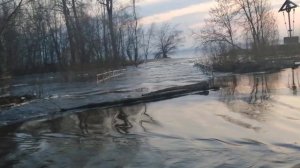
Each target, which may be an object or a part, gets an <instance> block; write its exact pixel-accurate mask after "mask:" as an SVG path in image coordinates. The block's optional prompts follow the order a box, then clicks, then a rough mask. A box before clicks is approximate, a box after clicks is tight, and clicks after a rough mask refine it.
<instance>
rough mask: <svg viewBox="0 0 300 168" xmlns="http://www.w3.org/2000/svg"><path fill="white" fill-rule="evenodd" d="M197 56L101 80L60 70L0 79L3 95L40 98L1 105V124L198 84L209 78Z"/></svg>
mask: <svg viewBox="0 0 300 168" xmlns="http://www.w3.org/2000/svg"><path fill="white" fill-rule="evenodd" d="M194 61H195V59H193V58H188V59H165V60H161V61H154V62H149V63H147V64H142V65H140V66H139V67H138V68H135V67H128V68H127V70H126V71H125V73H124V74H123V75H121V76H119V77H117V78H113V79H111V80H108V81H105V82H103V83H97V81H96V74H95V73H93V72H91V73H86V74H74V73H57V74H44V75H29V76H24V77H17V78H13V79H6V80H1V79H0V97H1V96H22V95H36V96H37V97H38V99H35V100H33V101H29V102H25V103H22V104H18V105H16V106H14V107H12V108H0V111H1V113H0V126H1V125H9V124H10V123H13V122H19V121H22V120H25V119H31V118H36V117H40V116H42V117H43V116H49V115H53V114H56V113H57V111H60V109H69V108H73V107H77V106H82V105H86V104H91V103H100V102H111V101H116V100H120V99H124V98H135V97H140V96H141V95H143V94H146V93H150V92H153V91H157V90H160V89H165V88H169V87H174V86H184V85H188V84H194V83H197V82H200V81H203V80H207V79H208V78H209V77H208V76H206V75H204V74H203V73H202V72H201V71H199V70H198V69H197V68H194V67H193V65H194Z"/></svg>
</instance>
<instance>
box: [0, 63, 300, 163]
mask: <svg viewBox="0 0 300 168" xmlns="http://www.w3.org/2000/svg"><path fill="white" fill-rule="evenodd" d="M179 62H180V61H179ZM183 63H184V64H185V65H186V70H188V67H189V68H190V69H189V70H191V71H194V72H193V73H187V74H189V75H184V74H182V75H181V74H180V73H179V72H178V73H174V77H172V78H171V77H169V76H165V77H164V76H162V77H161V78H160V74H157V75H154V74H155V73H154V72H153V73H149V76H151V77H152V78H153V77H154V78H156V79H151V80H150V79H148V78H147V76H146V75H140V76H143V77H145V81H143V80H138V77H137V76H138V75H136V76H134V77H133V78H136V79H137V80H136V81H139V82H142V83H141V84H137V85H133V86H134V87H135V86H139V87H135V88H144V87H141V86H147V87H145V88H147V91H143V93H146V92H150V91H149V90H151V89H152V90H157V89H155V88H157V87H159V88H160V89H161V88H167V87H170V86H173V85H186V84H190V83H193V82H197V81H201V80H204V79H208V77H207V76H205V75H203V74H201V72H197V70H196V69H194V68H193V67H192V65H190V64H188V63H189V62H183ZM153 65H157V64H153ZM153 65H152V66H153ZM180 65H181V64H180ZM147 66H149V65H147ZM147 66H146V67H147ZM146 67H142V68H145V69H147V68H148V69H152V70H153V68H154V67H147V68H146ZM175 67H176V66H175ZM137 72H139V71H137ZM143 72H149V71H143ZM155 72H157V71H155ZM298 72H299V70H298V69H295V71H294V76H293V75H292V74H293V73H292V70H291V69H286V70H284V71H281V72H275V73H256V74H245V75H219V76H217V77H216V78H214V79H213V80H211V83H212V84H214V85H216V86H220V87H221V88H220V90H215V91H209V94H208V95H200V94H197V93H195V94H190V95H187V96H183V97H179V98H174V99H169V100H164V101H158V102H151V103H142V104H136V105H132V106H120V107H113V108H94V109H86V110H82V111H76V112H73V113H68V114H67V113H66V114H63V115H61V116H53V117H51V116H50V117H45V118H44V119H38V120H31V121H27V122H23V123H19V124H14V125H10V126H6V127H1V132H0V167H178V168H181V167H187V168H190V167H195V168H196V167H215V168H226V167H228V168H229V167H230V168H232V167H236V168H256V167H257V168H269V167H270V168H273V167H282V168H297V167H300V134H299V129H300V99H299V96H298V94H299V93H298V92H297V91H298V87H299V76H298ZM157 73H158V72H157ZM184 73H186V72H184ZM193 75H194V76H193ZM196 75H199V76H198V78H195V76H196ZM177 77H178V82H176V80H177ZM149 78H150V77H149ZM121 79H122V77H121V78H118V79H115V80H116V81H118V82H119V85H122V83H120V80H121ZM152 80H153V81H152ZM147 81H148V82H147ZM110 82H114V80H112V81H110ZM151 82H153V84H149V83H151ZM137 83H138V82H137ZM146 83H148V84H146ZM163 83H164V84H163ZM165 83H168V84H165ZM153 85H156V86H155V87H150V86H153ZM111 86H114V85H111ZM123 86H124V85H123ZM128 87H129V85H128ZM122 88H124V87H122ZM125 88H126V87H125ZM58 93H59V92H58ZM139 94H140V93H139ZM95 95H97V94H95ZM98 96H99V95H98ZM58 97H60V96H58ZM119 98H120V97H119ZM53 99H54V98H53ZM92 100H96V99H93V98H92ZM30 104H31V103H29V105H30ZM10 110H12V109H10ZM25 111H26V110H25ZM7 112H8V111H4V113H3V114H2V116H3V115H4V114H6V113H7Z"/></svg>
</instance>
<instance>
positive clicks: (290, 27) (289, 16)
mask: <svg viewBox="0 0 300 168" xmlns="http://www.w3.org/2000/svg"><path fill="white" fill-rule="evenodd" d="M290 12H291V11H290V10H288V11H287V13H288V19H289V35H290V37H292V31H293V30H292V26H291V14H290Z"/></svg>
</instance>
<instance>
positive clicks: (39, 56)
mask: <svg viewBox="0 0 300 168" xmlns="http://www.w3.org/2000/svg"><path fill="white" fill-rule="evenodd" d="M180 42H182V38H181V32H180V31H178V30H177V29H176V27H175V26H172V25H170V24H167V23H165V24H162V25H161V26H155V25H154V24H153V25H151V26H147V27H146V26H143V25H142V24H141V23H140V18H139V16H138V14H137V10H136V0H130V1H129V2H128V3H126V4H125V3H121V2H120V1H117V0H89V1H87V0H0V75H1V74H4V73H10V74H26V73H36V72H50V71H51V72H55V71H64V70H68V69H72V70H73V69H74V70H76V69H80V70H83V69H90V68H93V67H94V68H118V67H120V66H124V65H128V64H134V65H138V64H139V63H141V62H142V61H143V60H147V59H148V58H149V55H150V54H152V53H154V55H155V57H156V58H165V57H168V55H169V53H171V52H173V51H174V50H175V49H177V46H178V44H179V43H180Z"/></svg>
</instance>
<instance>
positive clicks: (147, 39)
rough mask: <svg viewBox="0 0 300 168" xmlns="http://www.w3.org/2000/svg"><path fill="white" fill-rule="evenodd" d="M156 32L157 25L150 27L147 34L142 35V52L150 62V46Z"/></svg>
mask: <svg viewBox="0 0 300 168" xmlns="http://www.w3.org/2000/svg"><path fill="white" fill-rule="evenodd" d="M154 31H155V24H154V23H153V24H151V26H150V27H149V29H148V30H147V32H143V33H142V45H141V48H142V51H143V54H144V57H145V60H146V61H147V60H148V55H149V51H150V44H151V41H152V40H153V38H152V37H153V35H154Z"/></svg>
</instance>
